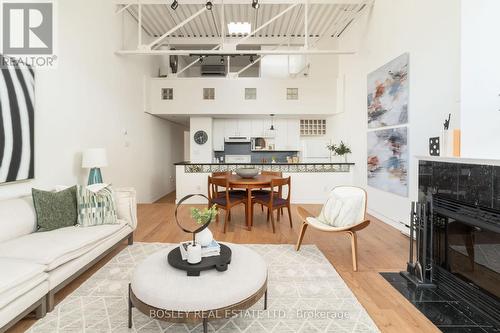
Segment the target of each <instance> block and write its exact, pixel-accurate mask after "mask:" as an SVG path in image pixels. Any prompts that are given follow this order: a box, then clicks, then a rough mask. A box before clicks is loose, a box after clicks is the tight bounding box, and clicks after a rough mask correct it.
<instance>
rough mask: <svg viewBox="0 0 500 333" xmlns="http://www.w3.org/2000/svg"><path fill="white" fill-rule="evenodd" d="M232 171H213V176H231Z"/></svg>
mask: <svg viewBox="0 0 500 333" xmlns="http://www.w3.org/2000/svg"><path fill="white" fill-rule="evenodd" d="M230 174H231V171H216V172H212V177H221V176H229V175H230Z"/></svg>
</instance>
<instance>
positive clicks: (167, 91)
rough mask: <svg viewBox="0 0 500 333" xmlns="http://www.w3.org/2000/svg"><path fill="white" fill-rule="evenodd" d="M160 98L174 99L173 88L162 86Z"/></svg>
mask: <svg viewBox="0 0 500 333" xmlns="http://www.w3.org/2000/svg"><path fill="white" fill-rule="evenodd" d="M161 99H174V89H172V88H162V89H161Z"/></svg>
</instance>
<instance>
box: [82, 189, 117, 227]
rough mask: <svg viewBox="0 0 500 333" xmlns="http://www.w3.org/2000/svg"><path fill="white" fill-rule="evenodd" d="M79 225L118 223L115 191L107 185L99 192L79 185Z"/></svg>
mask: <svg viewBox="0 0 500 333" xmlns="http://www.w3.org/2000/svg"><path fill="white" fill-rule="evenodd" d="M76 199H77V202H78V225H79V226H81V227H90V226H94V225H102V224H117V223H118V220H117V218H116V209H115V202H114V199H113V191H112V190H111V188H110V187H108V186H106V187H104V188H102V189H100V190H99V191H97V192H93V191H91V190H89V189H88V188H87V187H85V186H80V185H79V186H78V187H77V195H76Z"/></svg>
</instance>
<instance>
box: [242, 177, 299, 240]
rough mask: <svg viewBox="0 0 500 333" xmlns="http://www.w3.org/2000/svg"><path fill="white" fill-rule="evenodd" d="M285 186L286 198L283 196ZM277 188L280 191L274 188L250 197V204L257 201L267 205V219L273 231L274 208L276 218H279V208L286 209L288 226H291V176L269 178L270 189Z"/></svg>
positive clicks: (274, 229) (274, 228) (274, 230)
mask: <svg viewBox="0 0 500 333" xmlns="http://www.w3.org/2000/svg"><path fill="white" fill-rule="evenodd" d="M284 186H286V187H287V191H286V192H287V195H286V198H283V194H282V193H283V187H284ZM274 188H279V189H280V191H279V192H276V191H274V190H271V191H269V193H268V194H263V195H256V196H255V197H254V198H253V199H252V205H253V204H255V203H257V204H261V205H263V206H266V207H267V209H268V210H267V220H268V221H269V218H271V224H272V227H273V233H275V232H276V227H275V225H274V210H276V211H277V214H276V215H277V219H278V221H279V220H280V210H281V209H283V208H286V209H288V218H289V220H290V228H292V227H293V224H292V211H291V209H290V193H291V192H292V188H291V177H287V178H276V179H272V180H271V189H274Z"/></svg>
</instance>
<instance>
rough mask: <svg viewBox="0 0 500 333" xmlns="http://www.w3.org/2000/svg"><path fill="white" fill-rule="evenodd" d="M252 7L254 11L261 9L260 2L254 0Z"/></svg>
mask: <svg viewBox="0 0 500 333" xmlns="http://www.w3.org/2000/svg"><path fill="white" fill-rule="evenodd" d="M252 7H253V9H259V7H260V4H259V0H252Z"/></svg>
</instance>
